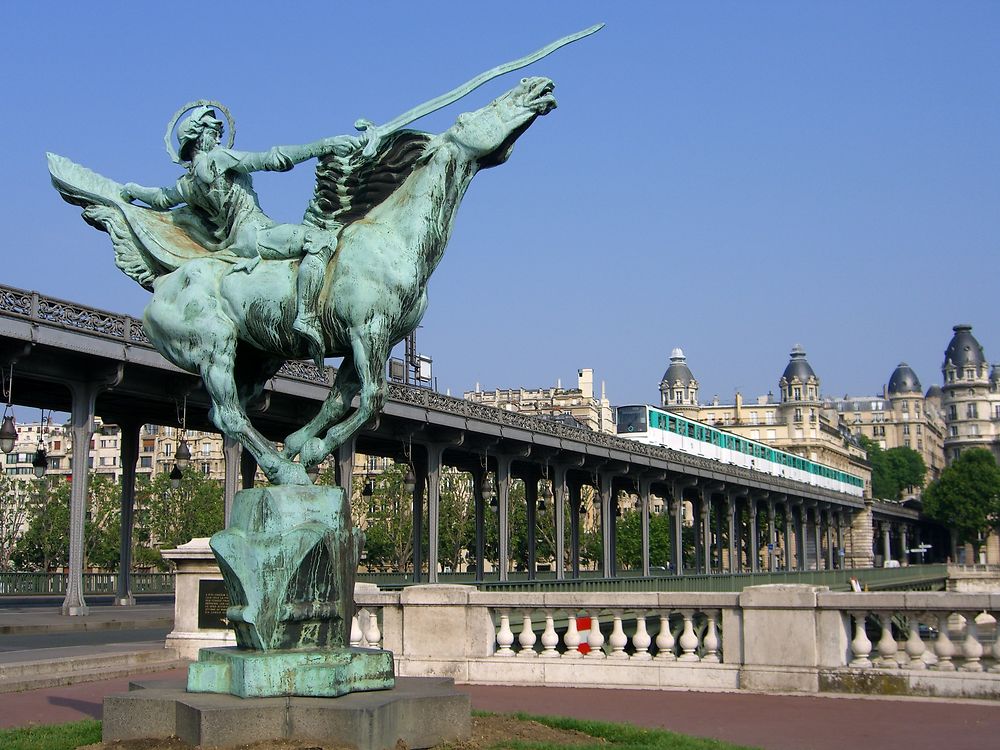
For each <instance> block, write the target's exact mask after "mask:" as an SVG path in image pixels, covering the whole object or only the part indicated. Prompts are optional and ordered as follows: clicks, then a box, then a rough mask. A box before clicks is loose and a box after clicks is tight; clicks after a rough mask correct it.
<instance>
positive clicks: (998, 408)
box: [995, 404, 1000, 419]
mask: <svg viewBox="0 0 1000 750" xmlns="http://www.w3.org/2000/svg"><path fill="white" fill-rule="evenodd" d="M995 418H996V419H1000V404H997V406H996V417H995Z"/></svg>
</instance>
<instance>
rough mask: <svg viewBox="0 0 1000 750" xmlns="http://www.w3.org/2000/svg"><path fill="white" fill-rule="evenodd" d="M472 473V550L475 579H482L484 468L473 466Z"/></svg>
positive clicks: (484, 515) (484, 547)
mask: <svg viewBox="0 0 1000 750" xmlns="http://www.w3.org/2000/svg"><path fill="white" fill-rule="evenodd" d="M470 473H471V474H472V503H473V514H474V515H473V517H474V518H475V520H476V546H475V549H474V551H473V555H474V559H475V566H476V581H477V582H479V581H482V580H483V566H484V565H485V562H486V503H485V501H484V499H483V480H484V479H485V478H486V469H485V468H482V467H476V468H473V469H472V470H471V472H470Z"/></svg>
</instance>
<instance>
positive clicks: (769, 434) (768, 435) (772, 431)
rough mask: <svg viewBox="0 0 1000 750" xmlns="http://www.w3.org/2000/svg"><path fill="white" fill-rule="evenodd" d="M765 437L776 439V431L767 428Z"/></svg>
mask: <svg viewBox="0 0 1000 750" xmlns="http://www.w3.org/2000/svg"><path fill="white" fill-rule="evenodd" d="M767 439H768V440H777V439H778V434H777V432H775V431H774V430H768V431H767Z"/></svg>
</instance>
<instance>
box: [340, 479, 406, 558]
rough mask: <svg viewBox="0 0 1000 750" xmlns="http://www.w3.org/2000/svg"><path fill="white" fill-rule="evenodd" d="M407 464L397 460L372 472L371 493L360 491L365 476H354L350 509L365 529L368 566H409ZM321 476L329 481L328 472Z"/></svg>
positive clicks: (356, 520)
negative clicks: (384, 468) (369, 495)
mask: <svg viewBox="0 0 1000 750" xmlns="http://www.w3.org/2000/svg"><path fill="white" fill-rule="evenodd" d="M408 468H409V467H408V465H407V464H405V463H397V464H393V465H392V466H391V467H390V468H388V469H386V470H385V471H383V472H381V473H379V474H377V475H373V476H372V477H371V481H372V483H373V486H372V494H371V497H365V496H364V495H363V493H362V488H363V485H364V482H365V481H366V479H365V478H364V477H355V479H354V491H353V492H352V496H351V497H352V512H353V514H354V516H355V519H354V522H355V523H356V524H358V525H359V526H361V528H362V529H364V532H365V553H366V555H367V557H366V564H367V566H368V568H369V570H376V571H379V572H383V573H384V572H390V571H392V572H399V573H405V572H408V571H410V570H412V569H413V497H412V495H410V493H408V492H407V491H406V489H405V488H404V487H403V480H404V478H405V477H406V472H407V469H408ZM321 479H322V480H323V481H324V482H326V483H330V484H332V483H333V480H332V476H326V475H324V476H323V477H321Z"/></svg>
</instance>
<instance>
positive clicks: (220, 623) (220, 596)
mask: <svg viewBox="0 0 1000 750" xmlns="http://www.w3.org/2000/svg"><path fill="white" fill-rule="evenodd" d="M227 609H229V594H228V593H226V584H225V582H223V581H221V580H212V579H208V578H202V579H201V580H200V581H198V628H199V629H200V630H229V629H230V627H231V626H230V625H229V620H228V619H227V618H226V610H227Z"/></svg>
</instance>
